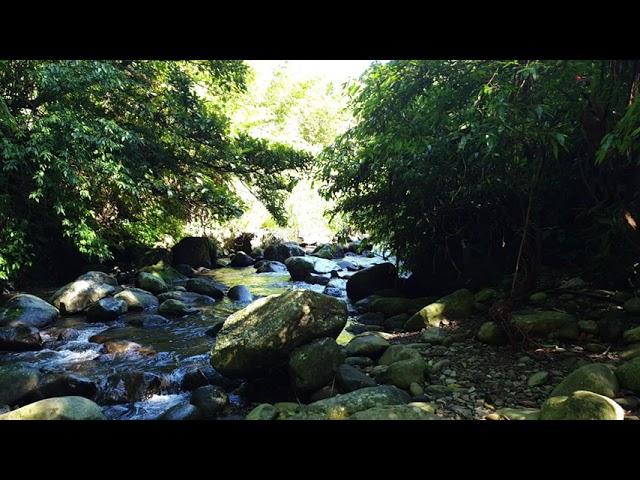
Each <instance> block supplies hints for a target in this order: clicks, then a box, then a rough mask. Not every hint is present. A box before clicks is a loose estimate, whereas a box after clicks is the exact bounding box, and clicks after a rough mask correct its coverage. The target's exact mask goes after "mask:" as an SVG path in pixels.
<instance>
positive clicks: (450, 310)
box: [404, 288, 474, 331]
mask: <svg viewBox="0 0 640 480" xmlns="http://www.w3.org/2000/svg"><path fill="white" fill-rule="evenodd" d="M473 304H474V297H473V294H472V293H471V292H470V291H469V290H467V289H466V288H463V289H460V290H456V291H455V292H453V293H451V294H449V295H447V296H445V297H442V298H440V299H438V300H437V301H435V302H434V303H431V304H429V305H427V306H426V307H424V308H422V309H420V310H419V311H418V312H417V313H416V314H414V315H413V316H412V317H411V318H409V320H407V323H406V324H405V327H404V328H405V330H410V331H415V330H421V329H423V328H424V327H425V326H428V325H430V326H433V327H438V326H440V322H441V321H442V320H444V319H454V320H463V319H465V318H467V317H468V316H469V315H471V311H472V308H473Z"/></svg>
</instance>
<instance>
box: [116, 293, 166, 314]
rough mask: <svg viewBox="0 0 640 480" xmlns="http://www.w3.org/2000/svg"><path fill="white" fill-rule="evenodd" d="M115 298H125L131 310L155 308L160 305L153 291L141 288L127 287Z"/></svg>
mask: <svg viewBox="0 0 640 480" xmlns="http://www.w3.org/2000/svg"><path fill="white" fill-rule="evenodd" d="M113 298H115V299H120V300H124V302H125V303H126V304H127V309H128V310H129V311H135V310H153V309H154V308H158V305H160V302H159V301H158V299H157V298H156V297H155V296H154V295H153V294H152V293H151V292H147V291H146V290H141V289H139V288H125V289H124V290H123V291H121V292H120V293H117V294H116V295H114V296H113Z"/></svg>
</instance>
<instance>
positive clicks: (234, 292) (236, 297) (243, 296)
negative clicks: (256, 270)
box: [227, 285, 253, 302]
mask: <svg viewBox="0 0 640 480" xmlns="http://www.w3.org/2000/svg"><path fill="white" fill-rule="evenodd" d="M227 296H228V297H229V299H230V300H233V301H236V302H250V301H252V300H253V295H252V294H251V292H250V291H249V289H248V288H247V287H246V286H245V285H235V286H233V287H231V288H230V289H229V291H228V292H227Z"/></svg>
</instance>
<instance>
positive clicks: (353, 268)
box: [336, 260, 360, 272]
mask: <svg viewBox="0 0 640 480" xmlns="http://www.w3.org/2000/svg"><path fill="white" fill-rule="evenodd" d="M336 263H337V264H338V266H339V267H340V268H342V269H343V270H348V271H350V272H357V271H358V270H360V267H358V266H357V265H356V264H355V263H352V262H349V261H348V260H340V261H339V262H336Z"/></svg>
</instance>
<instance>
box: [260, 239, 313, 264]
mask: <svg viewBox="0 0 640 480" xmlns="http://www.w3.org/2000/svg"><path fill="white" fill-rule="evenodd" d="M304 255H306V252H305V251H304V249H302V248H300V247H299V246H298V245H297V244H295V243H292V242H287V243H281V244H279V245H270V246H268V247H267V248H265V250H264V258H265V259H267V260H274V261H277V262H284V261H285V260H286V259H287V258H289V257H301V256H304Z"/></svg>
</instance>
